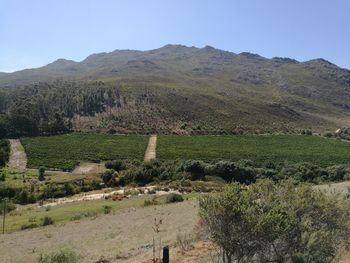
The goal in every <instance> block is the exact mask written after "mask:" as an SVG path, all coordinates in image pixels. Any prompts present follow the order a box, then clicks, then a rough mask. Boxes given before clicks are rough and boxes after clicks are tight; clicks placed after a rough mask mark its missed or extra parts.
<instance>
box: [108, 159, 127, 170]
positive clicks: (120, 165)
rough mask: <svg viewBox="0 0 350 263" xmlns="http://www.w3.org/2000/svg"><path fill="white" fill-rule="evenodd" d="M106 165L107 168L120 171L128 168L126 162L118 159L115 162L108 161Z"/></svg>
mask: <svg viewBox="0 0 350 263" xmlns="http://www.w3.org/2000/svg"><path fill="white" fill-rule="evenodd" d="M105 167H106V168H107V169H113V170H114V171H117V172H119V171H122V170H125V169H126V164H125V163H124V162H123V161H120V160H116V161H113V162H111V161H109V162H106V164H105Z"/></svg>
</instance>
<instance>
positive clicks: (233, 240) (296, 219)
mask: <svg viewBox="0 0 350 263" xmlns="http://www.w3.org/2000/svg"><path fill="white" fill-rule="evenodd" d="M349 205H350V204H349V200H344V199H340V198H339V196H328V195H327V194H325V193H323V192H320V191H314V190H313V188H312V187H311V186H305V185H304V186H299V187H295V185H294V184H293V183H291V182H283V183H280V184H274V183H273V182H272V181H270V180H264V181H259V182H258V183H255V184H252V185H251V186H250V187H249V188H242V187H241V185H240V184H237V183H235V184H231V185H230V186H227V187H226V189H225V190H224V191H223V192H220V193H216V194H212V195H206V196H202V197H201V198H200V216H201V218H202V220H204V222H205V223H206V226H207V229H208V230H209V232H210V235H211V238H212V240H213V241H214V242H215V243H216V244H217V245H218V246H219V247H221V249H222V251H224V255H223V257H224V258H226V260H227V261H226V262H234V260H236V261H237V262H252V261H253V259H254V260H257V262H333V260H334V257H335V255H337V253H338V252H339V250H340V249H341V248H342V247H343V246H344V245H346V244H347V243H348V242H349V231H350V229H349V223H350V219H349V218H350V215H349V210H348V206H349ZM291 258H292V259H296V258H298V259H300V260H299V261H293V260H292V261H290V260H289V259H291Z"/></svg>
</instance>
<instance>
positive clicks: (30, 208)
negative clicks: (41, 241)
mask: <svg viewBox="0 0 350 263" xmlns="http://www.w3.org/2000/svg"><path fill="white" fill-rule="evenodd" d="M184 196H185V198H186V199H187V200H193V199H196V198H197V196H198V194H196V193H192V194H187V195H184ZM166 197H167V195H162V196H156V197H155V198H156V199H155V200H156V202H157V205H162V204H165V203H166ZM152 198H153V197H152V196H148V195H142V196H133V197H131V198H129V199H124V200H122V201H113V200H111V199H109V200H105V199H101V200H94V201H77V202H71V203H65V204H59V205H55V206H51V207H44V206H42V207H38V206H37V205H26V206H19V208H18V209H17V210H15V211H12V212H11V213H10V214H9V215H7V220H6V232H7V233H10V232H14V231H18V230H21V227H22V226H24V225H29V224H31V223H34V224H37V225H40V224H41V223H42V220H43V218H44V217H50V218H51V219H52V220H53V221H54V223H55V224H56V225H57V224H62V223H65V222H69V221H76V220H81V219H84V218H94V217H96V216H98V215H101V214H104V213H105V208H104V207H106V206H107V207H109V209H110V213H115V212H117V211H118V210H120V209H125V208H136V207H143V206H144V202H145V200H151V199H152ZM0 222H1V223H2V221H1V220H0Z"/></svg>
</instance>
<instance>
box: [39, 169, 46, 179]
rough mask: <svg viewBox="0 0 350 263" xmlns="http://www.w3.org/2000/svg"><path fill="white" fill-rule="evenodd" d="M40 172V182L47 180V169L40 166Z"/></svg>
mask: <svg viewBox="0 0 350 263" xmlns="http://www.w3.org/2000/svg"><path fill="white" fill-rule="evenodd" d="M38 172H39V176H38V180H39V181H44V180H45V167H43V166H40V167H39V170H38Z"/></svg>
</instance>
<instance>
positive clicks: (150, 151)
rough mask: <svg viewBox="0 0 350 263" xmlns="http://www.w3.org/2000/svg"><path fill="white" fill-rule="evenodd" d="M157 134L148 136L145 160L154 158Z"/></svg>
mask: <svg viewBox="0 0 350 263" xmlns="http://www.w3.org/2000/svg"><path fill="white" fill-rule="evenodd" d="M156 148H157V135H152V136H151V137H150V138H149V141H148V146H147V149H146V152H145V162H148V161H150V160H153V159H156Z"/></svg>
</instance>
